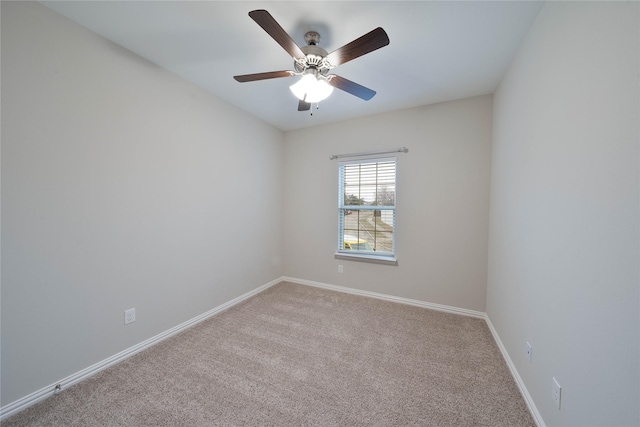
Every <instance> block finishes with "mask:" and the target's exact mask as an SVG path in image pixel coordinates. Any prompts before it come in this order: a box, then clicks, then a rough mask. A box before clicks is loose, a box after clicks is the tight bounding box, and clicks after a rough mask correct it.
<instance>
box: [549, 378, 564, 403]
mask: <svg viewBox="0 0 640 427" xmlns="http://www.w3.org/2000/svg"><path fill="white" fill-rule="evenodd" d="M551 379H552V380H553V385H552V390H551V397H552V398H553V401H554V402H556V406H557V407H558V409H560V399H561V398H562V387H560V384H558V381H557V380H556V379H555V378H551Z"/></svg>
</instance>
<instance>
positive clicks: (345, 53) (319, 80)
mask: <svg viewBox="0 0 640 427" xmlns="http://www.w3.org/2000/svg"><path fill="white" fill-rule="evenodd" d="M249 16H250V17H251V19H253V20H254V21H255V22H256V23H257V24H258V25H260V26H261V27H262V29H264V30H265V31H266V32H267V34H269V35H270V36H271V37H272V38H273V39H274V40H275V41H276V42H277V43H278V44H279V45H280V46H282V48H284V50H286V51H287V52H288V53H289V54H290V55H291V57H292V58H293V67H294V70H295V71H289V70H287V71H271V72H266V73H256V74H244V75H239V76H234V79H235V80H236V81H238V82H241V83H245V82H251V81H257V80H266V79H274V78H280V77H293V76H301V78H300V80H298V81H297V82H296V83H294V84H293V85H291V86H290V87H289V89H290V90H291V92H292V93H293V94H294V95H295V96H296V98H298V100H299V103H298V111H306V110H309V109H310V108H311V104H312V103H313V104H316V103H318V102H320V101H322V100H324V99H326V98H327V97H328V96H329V95H331V93H332V92H333V88H334V87H336V88H338V89H340V90H343V91H345V92H347V93H350V94H352V95H355V96H357V97H358V98H360V99H363V100H365V101H368V100H370V99H371V98H373V96H374V95H375V94H376V92H375V91H373V90H371V89H369V88H366V87H364V86H361V85H359V84H357V83H354V82H352V81H350V80H347V79H345V78H344V77H340V76H338V75H336V74H329V71H330V70H332V69H333V68H335V67H337V66H338V65H341V64H344V63H345V62H348V61H351V60H352V59H355V58H357V57H359V56H362V55H365V54H367V53H369V52H373V51H374V50H377V49H380V48H381V47H384V46H386V45H388V44H389V37H388V36H387V33H386V32H385V31H384V30H383V29H382V28H380V27H378V28H376V29H375V30H373V31H370V32H369V33H367V34H365V35H363V36H362V37H360V38H358V39H356V40H354V41H352V42H351V43H348V44H346V45H344V46H343V47H341V48H339V49H337V50H335V51H333V52H331V53H330V54H327V51H326V50H324V49H322V48H321V47H319V46H318V42H319V41H320V34H318V33H317V32H315V31H309V32H307V33H306V34H305V35H304V40H305V42H306V43H307V45H306V46H303V47H299V46H298V45H296V43H295V42H294V41H293V39H292V38H291V37H290V36H289V35H288V34H287V32H286V31H285V30H284V29H283V28H282V27H281V26H280V24H278V22H277V21H276V20H275V19H274V18H273V17H272V16H271V15H270V14H269V12H267V11H266V10H253V11H251V12H249Z"/></svg>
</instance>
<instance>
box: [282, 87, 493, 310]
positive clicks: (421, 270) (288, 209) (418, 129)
mask: <svg viewBox="0 0 640 427" xmlns="http://www.w3.org/2000/svg"><path fill="white" fill-rule="evenodd" d="M341 95H342V96H348V95H346V94H336V96H341ZM374 99H375V98H374ZM491 111H492V97H491V96H490V95H487V96H481V97H475V98H471V99H465V100H460V101H453V102H447V103H442V104H436V105H431V106H426V107H420V108H413V109H408V110H402V111H397V112H393V113H387V114H382V115H377V116H372V117H367V118H363V119H357V120H349V121H345V122H341V123H335V124H331V125H328V126H321V127H316V128H311V129H304V130H299V131H292V132H287V133H286V134H285V141H286V146H285V197H284V200H285V208H284V218H285V221H284V252H283V253H284V257H283V258H284V262H285V268H284V270H285V274H286V275H287V276H291V277H295V278H298V279H305V280H310V281H316V282H322V283H328V284H333V285H339V286H347V287H351V288H356V289H362V290H366V291H371V292H378V293H383V294H390V295H395V296H400V297H404V298H411V299H417V300H421V301H427V302H431V303H438V304H444V305H450V306H455V307H460V308H465V309H470V310H477V311H481V312H484V311H485V291H486V265H487V239H488V221H489V182H490V158H491ZM316 114H322V110H319V112H318V113H316ZM401 146H406V147H407V148H409V152H408V153H407V154H401V153H400V154H398V156H397V157H398V166H397V213H396V221H397V234H396V254H397V258H398V266H388V265H378V264H370V263H363V262H357V261H347V260H344V259H341V260H337V259H334V253H335V252H336V250H337V235H338V210H337V207H338V195H337V194H338V163H337V161H336V160H333V161H330V160H329V155H331V154H346V153H354V152H362V151H372V150H374V151H375V150H384V149H389V148H399V147H401ZM338 264H342V265H343V266H344V273H343V274H339V273H338V269H337V266H338Z"/></svg>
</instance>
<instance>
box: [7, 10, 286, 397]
mask: <svg viewBox="0 0 640 427" xmlns="http://www.w3.org/2000/svg"><path fill="white" fill-rule="evenodd" d="M282 159H283V136H282V133H281V132H280V131H278V130H276V129H275V128H273V127H270V126H268V125H266V124H264V123H262V122H260V121H258V120H257V119H255V118H253V117H251V116H249V115H248V114H245V113H243V112H241V111H239V110H237V109H235V108H233V107H231V106H229V105H228V104H225V103H224V102H222V101H220V100H218V99H216V98H214V97H212V96H210V95H209V94H207V93H206V92H204V91H203V90H201V89H198V88H196V87H194V86H192V85H190V84H188V83H186V82H184V81H182V80H181V79H179V78H177V77H176V76H174V75H172V74H170V73H168V72H166V71H164V70H162V69H160V68H159V67H156V66H155V65H153V64H151V63H148V62H145V61H143V60H142V59H140V58H139V57H137V56H135V55H133V54H132V53H130V52H128V51H126V50H124V49H122V48H120V47H117V46H115V45H113V44H111V43H109V42H107V41H105V40H104V39H102V38H100V37H98V36H97V35H95V34H93V33H91V32H89V31H87V30H86V29H84V28H82V27H80V26H78V25H76V24H74V23H72V22H71V21H68V20H67V19H66V18H63V17H61V16H59V15H57V14H56V13H54V12H52V11H51V10H49V9H47V8H45V7H43V6H41V5H39V4H37V3H31V2H29V3H24V2H15V3H14V2H2V372H1V374H2V405H6V404H8V403H10V402H12V401H14V400H16V399H18V398H20V397H23V396H25V395H27V394H29V393H31V392H33V391H36V390H38V389H40V388H41V387H44V386H47V385H50V384H52V383H54V381H58V380H60V379H62V378H65V377H66V376H68V375H70V374H72V373H76V372H78V371H80V370H81V369H84V368H86V367H88V366H90V365H92V364H94V363H96V362H99V361H101V360H103V359H105V358H107V357H109V356H111V355H113V354H115V353H117V352H119V351H121V350H124V349H126V348H128V347H130V346H132V345H134V344H137V343H140V342H142V341H144V340H145V339H147V338H150V337H152V336H154V335H156V334H158V333H160V332H163V331H165V330H167V329H169V328H171V327H174V326H176V325H178V324H180V323H182V322H184V321H186V320H188V319H191V318H193V317H195V316H197V315H199V314H202V313H204V312H206V311H207V310H209V309H211V308H214V307H216V306H218V305H220V304H222V303H224V302H227V301H229V300H231V299H233V298H235V297H236V296H239V295H241V294H243V293H246V292H247V291H249V290H252V289H254V288H256V287H258V286H260V285H263V284H265V283H268V282H270V281H272V280H273V279H276V278H278V277H280V276H282V273H283V271H282V267H281V260H280V255H281V229H282V227H281V221H282V220H281V218H282V172H281V169H282V162H283V160H282ZM256 206H260V209H256ZM247 266H251V268H247ZM131 307H135V308H136V309H137V317H138V319H137V321H136V322H135V323H133V324H131V325H128V326H126V327H125V326H124V325H123V310H125V309H128V308H131Z"/></svg>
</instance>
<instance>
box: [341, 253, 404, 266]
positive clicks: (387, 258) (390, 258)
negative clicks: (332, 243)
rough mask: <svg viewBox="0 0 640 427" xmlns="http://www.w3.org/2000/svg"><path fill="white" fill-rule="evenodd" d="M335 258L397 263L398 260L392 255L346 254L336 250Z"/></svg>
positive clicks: (386, 263)
mask: <svg viewBox="0 0 640 427" xmlns="http://www.w3.org/2000/svg"><path fill="white" fill-rule="evenodd" d="M334 257H335V259H348V260H350V261H361V262H371V263H374V264H385V265H398V260H397V259H396V257H394V256H380V255H369V254H347V253H344V252H336V253H335V255H334Z"/></svg>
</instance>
